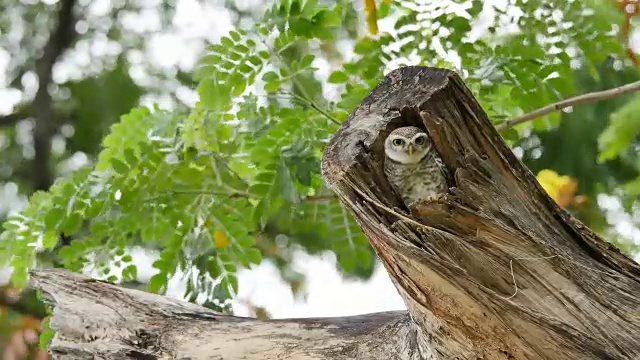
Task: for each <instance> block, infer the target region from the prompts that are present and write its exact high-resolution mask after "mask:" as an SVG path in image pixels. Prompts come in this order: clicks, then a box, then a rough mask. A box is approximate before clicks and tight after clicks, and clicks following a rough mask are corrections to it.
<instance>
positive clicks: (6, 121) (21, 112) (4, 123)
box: [0, 104, 30, 128]
mask: <svg viewBox="0 0 640 360" xmlns="http://www.w3.org/2000/svg"><path fill="white" fill-rule="evenodd" d="M29 107H30V104H29V105H23V106H21V107H18V108H17V109H16V111H14V112H13V113H12V114H8V115H4V116H0V128H2V127H9V126H13V125H15V124H16V123H17V122H18V121H20V120H22V119H26V118H28V117H29V115H30V114H29Z"/></svg>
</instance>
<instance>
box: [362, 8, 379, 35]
mask: <svg viewBox="0 0 640 360" xmlns="http://www.w3.org/2000/svg"><path fill="white" fill-rule="evenodd" d="M364 12H365V14H366V16H367V25H368V26H369V32H370V33H371V34H373V35H376V34H378V13H377V11H376V2H375V0H364Z"/></svg>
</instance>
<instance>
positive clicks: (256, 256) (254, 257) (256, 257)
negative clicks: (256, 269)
mask: <svg viewBox="0 0 640 360" xmlns="http://www.w3.org/2000/svg"><path fill="white" fill-rule="evenodd" d="M247 256H248V257H249V261H251V262H252V263H253V264H256V265H259V264H260V262H261V261H262V253H260V250H258V249H256V248H250V249H248V250H247Z"/></svg>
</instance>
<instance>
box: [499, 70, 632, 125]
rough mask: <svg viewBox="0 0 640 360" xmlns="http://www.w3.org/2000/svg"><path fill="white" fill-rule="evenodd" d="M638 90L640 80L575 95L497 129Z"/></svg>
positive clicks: (507, 122)
mask: <svg viewBox="0 0 640 360" xmlns="http://www.w3.org/2000/svg"><path fill="white" fill-rule="evenodd" d="M638 90H640V81H636V82H633V83H630V84H627V85H623V86H620V87H617V88H613V89H609V90H604V91H596V92H592V93H587V94H582V95H579V96H575V97H572V98H568V99H565V100H562V101H559V102H557V103H554V104H551V105H547V106H545V107H542V108H540V109H538V110H535V111H532V112H530V113H528V114H524V115H522V116H518V117H517V118H514V119H511V120H509V121H505V122H503V123H501V124H498V125H496V129H498V131H501V130H505V129H510V128H512V127H514V126H516V125H520V124H522V123H525V122H527V121H530V120H533V119H535V118H539V117H541V116H544V115H547V114H549V113H552V112H554V111H560V110H562V109H565V108H568V107H571V106H576V105H582V104H589V103H593V102H597V101H602V100H607V99H611V98H615V97H618V96H621V95H624V94H628V93H632V92H635V91H638Z"/></svg>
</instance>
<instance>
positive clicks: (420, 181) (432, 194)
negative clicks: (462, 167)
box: [384, 126, 449, 206]
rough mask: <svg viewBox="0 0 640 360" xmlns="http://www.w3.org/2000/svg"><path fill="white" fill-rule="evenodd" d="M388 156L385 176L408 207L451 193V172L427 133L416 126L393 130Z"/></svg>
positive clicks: (386, 153) (389, 138) (387, 144)
mask: <svg viewBox="0 0 640 360" xmlns="http://www.w3.org/2000/svg"><path fill="white" fill-rule="evenodd" d="M384 153H385V159H384V173H385V175H386V176H387V180H389V184H391V187H392V188H393V190H394V191H395V192H396V193H397V194H398V195H400V197H401V198H402V201H403V202H404V204H405V205H406V206H410V205H411V204H412V203H414V202H415V201H417V200H432V199H435V198H438V197H439V196H440V195H442V194H445V193H447V191H448V189H449V186H448V181H449V180H448V179H449V175H448V170H447V169H446V167H445V166H444V164H443V162H442V159H441V158H440V155H439V154H438V153H437V151H436V149H434V148H433V146H432V143H431V139H430V138H429V135H428V134H427V133H426V132H425V131H423V130H421V129H420V128H417V127H415V126H406V127H401V128H398V129H395V130H393V131H392V132H391V134H389V136H388V137H387V139H386V140H385V142H384Z"/></svg>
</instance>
